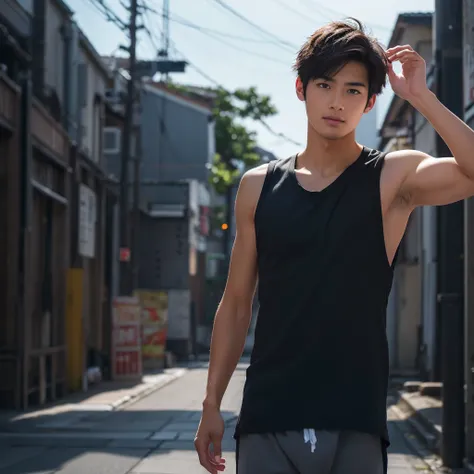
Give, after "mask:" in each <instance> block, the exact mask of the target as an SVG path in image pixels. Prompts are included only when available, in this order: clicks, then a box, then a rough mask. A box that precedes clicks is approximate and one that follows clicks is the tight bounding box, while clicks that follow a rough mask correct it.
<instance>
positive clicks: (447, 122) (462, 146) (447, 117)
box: [410, 90, 474, 178]
mask: <svg viewBox="0 0 474 474" xmlns="http://www.w3.org/2000/svg"><path fill="white" fill-rule="evenodd" d="M410 103H411V104H412V105H413V107H415V108H416V109H417V110H418V111H419V112H420V113H421V114H423V115H424V117H425V118H426V119H427V120H428V121H429V122H430V123H431V125H433V128H434V129H435V130H436V131H437V132H438V133H439V135H440V136H441V137H442V138H443V140H444V141H445V143H446V144H447V145H448V147H449V149H450V150H451V152H452V154H453V156H454V158H455V160H456V162H457V164H458V165H459V167H460V168H461V169H462V171H463V172H464V173H465V174H466V175H468V176H471V177H473V178H474V158H473V154H472V150H474V131H473V130H472V129H471V128H470V127H469V126H468V125H466V124H465V123H464V122H463V121H462V120H461V119H459V118H458V117H457V116H456V115H455V114H453V113H452V112H451V111H450V110H448V109H447V108H446V107H445V106H444V105H443V104H442V103H441V102H440V101H439V100H438V98H437V97H436V96H435V95H434V94H433V93H432V92H431V91H429V90H427V91H426V93H424V94H422V95H421V96H419V97H416V98H414V99H411V100H410Z"/></svg>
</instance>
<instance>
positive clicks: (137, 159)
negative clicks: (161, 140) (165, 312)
mask: <svg viewBox="0 0 474 474" xmlns="http://www.w3.org/2000/svg"><path fill="white" fill-rule="evenodd" d="M135 134H136V135H135V143H136V146H135V150H134V151H135V154H134V160H133V164H134V172H133V231H132V266H133V268H132V287H133V288H134V289H136V288H138V281H139V279H138V275H139V252H138V249H139V248H140V187H141V186H140V165H141V153H142V146H141V143H142V142H141V121H140V123H139V124H138V125H137V127H136V128H135Z"/></svg>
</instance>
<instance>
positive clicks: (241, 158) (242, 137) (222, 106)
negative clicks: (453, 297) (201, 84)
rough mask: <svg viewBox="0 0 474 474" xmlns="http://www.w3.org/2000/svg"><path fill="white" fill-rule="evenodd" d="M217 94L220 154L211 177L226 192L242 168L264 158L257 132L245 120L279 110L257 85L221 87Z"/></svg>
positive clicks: (212, 181) (217, 153)
mask: <svg viewBox="0 0 474 474" xmlns="http://www.w3.org/2000/svg"><path fill="white" fill-rule="evenodd" d="M215 94H216V96H215V100H214V107H213V114H214V119H215V134H216V155H215V157H214V160H213V164H212V169H211V176H210V181H211V184H212V186H213V187H214V189H215V190H216V191H217V192H218V193H219V194H226V192H227V191H228V190H229V189H230V188H231V187H232V186H233V185H234V184H236V182H237V181H238V179H239V178H240V174H241V170H242V169H248V168H250V167H252V166H255V165H256V164H258V161H259V159H260V157H259V156H258V154H257V153H255V146H256V133H255V132H254V131H252V130H249V129H248V128H247V127H246V125H245V123H244V122H245V121H248V120H249V119H250V120H255V121H261V120H263V119H265V118H266V117H270V116H272V115H275V114H276V113H277V110H276V108H275V106H274V105H273V104H272V103H271V99H270V97H269V96H267V95H260V94H258V92H257V90H256V88H255V87H250V88H248V89H237V90H235V91H234V92H229V91H226V90H223V89H217V90H215Z"/></svg>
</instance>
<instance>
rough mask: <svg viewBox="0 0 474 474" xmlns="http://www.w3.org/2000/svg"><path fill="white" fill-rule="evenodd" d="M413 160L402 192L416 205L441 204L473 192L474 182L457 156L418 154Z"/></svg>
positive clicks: (408, 166)
mask: <svg viewBox="0 0 474 474" xmlns="http://www.w3.org/2000/svg"><path fill="white" fill-rule="evenodd" d="M407 161H408V158H407ZM411 161H412V162H411V163H408V164H407V169H408V172H407V176H406V178H405V180H404V182H403V184H402V187H401V195H402V196H404V197H405V200H406V201H407V202H409V203H410V204H412V205H413V206H442V205H446V204H452V203H454V202H457V201H461V200H463V199H466V198H468V197H470V196H472V195H473V194H474V181H473V180H472V179H471V178H470V177H468V176H466V175H465V174H464V173H463V171H462V170H461V168H460V167H459V165H458V164H457V163H456V161H455V159H454V158H433V157H431V156H429V155H426V154H424V153H419V154H417V155H415V156H413V157H411Z"/></svg>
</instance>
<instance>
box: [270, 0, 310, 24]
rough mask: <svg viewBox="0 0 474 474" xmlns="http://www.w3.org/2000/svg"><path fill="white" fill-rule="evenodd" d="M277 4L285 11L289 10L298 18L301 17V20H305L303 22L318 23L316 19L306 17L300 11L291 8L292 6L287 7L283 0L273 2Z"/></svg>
mask: <svg viewBox="0 0 474 474" xmlns="http://www.w3.org/2000/svg"><path fill="white" fill-rule="evenodd" d="M273 1H274V2H275V3H278V5H280V6H281V7H282V8H284V9H285V10H288V11H290V12H292V13H294V14H295V15H296V16H299V17H300V18H303V20H306V21H307V22H309V23H313V24H314V23H316V22H317V20H316V19H315V18H312V17H310V16H308V15H305V14H304V13H301V12H300V11H299V10H296V8H293V7H290V5H287V4H286V3H285V2H283V1H282V0H273Z"/></svg>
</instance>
